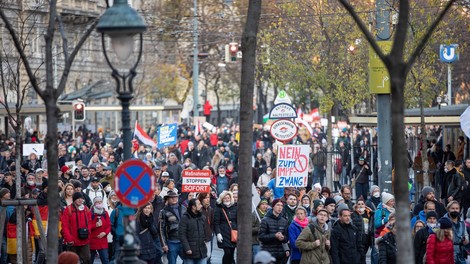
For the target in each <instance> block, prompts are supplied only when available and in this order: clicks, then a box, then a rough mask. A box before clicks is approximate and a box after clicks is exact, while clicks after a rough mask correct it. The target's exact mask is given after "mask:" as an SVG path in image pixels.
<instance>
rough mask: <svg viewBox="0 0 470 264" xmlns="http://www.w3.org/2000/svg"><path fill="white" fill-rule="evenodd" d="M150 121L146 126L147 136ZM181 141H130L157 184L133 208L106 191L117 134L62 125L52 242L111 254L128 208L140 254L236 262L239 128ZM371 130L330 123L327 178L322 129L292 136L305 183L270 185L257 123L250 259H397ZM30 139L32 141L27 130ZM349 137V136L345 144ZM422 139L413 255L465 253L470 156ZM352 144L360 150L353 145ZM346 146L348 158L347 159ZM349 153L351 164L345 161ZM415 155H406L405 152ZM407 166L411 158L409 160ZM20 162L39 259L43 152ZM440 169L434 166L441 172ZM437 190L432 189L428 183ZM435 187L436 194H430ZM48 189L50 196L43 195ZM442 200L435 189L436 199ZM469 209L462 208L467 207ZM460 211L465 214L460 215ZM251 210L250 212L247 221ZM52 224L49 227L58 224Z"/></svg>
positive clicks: (9, 249) (6, 150) (10, 173)
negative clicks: (430, 163) (190, 173)
mask: <svg viewBox="0 0 470 264" xmlns="http://www.w3.org/2000/svg"><path fill="white" fill-rule="evenodd" d="M152 133H153V132H152V131H150V135H151V136H153V135H152ZM178 133H179V137H178V142H177V144H175V145H172V146H170V147H165V148H163V149H158V148H157V147H156V146H153V147H146V146H144V145H142V144H139V142H138V141H137V140H134V141H133V147H132V153H133V157H134V158H136V159H140V160H143V161H144V162H145V163H146V164H147V165H148V166H149V167H151V168H152V170H153V172H154V175H155V178H156V181H157V184H156V190H155V193H154V196H153V198H152V199H151V201H150V202H149V203H147V204H145V205H144V206H142V207H140V208H137V209H133V208H129V207H126V206H123V205H122V204H121V203H120V202H119V199H118V197H117V195H116V193H115V191H114V174H115V172H116V169H117V168H118V167H119V165H120V164H121V162H122V159H123V156H122V154H123V144H122V142H121V141H120V138H119V137H117V136H116V137H115V138H114V139H113V140H111V141H110V140H107V138H108V139H109V137H110V136H109V135H106V132H103V131H100V132H99V133H96V134H93V133H91V132H88V131H86V130H85V129H84V128H83V129H82V130H81V131H79V132H78V133H77V137H76V138H72V137H71V134H69V133H67V132H63V133H60V134H59V135H58V143H59V148H58V153H59V159H58V164H59V166H58V168H57V169H58V171H59V175H60V177H59V188H60V190H59V191H60V197H58V199H59V200H60V206H61V216H60V224H59V229H60V237H59V241H60V248H59V251H60V252H66V253H67V254H69V255H67V256H75V255H71V252H73V253H75V254H76V256H78V257H79V258H80V261H81V263H93V261H94V259H95V258H100V260H101V263H103V264H106V263H110V262H112V261H114V260H116V259H119V257H120V256H121V253H122V246H123V244H124V243H125V241H124V234H125V229H126V226H125V224H124V219H125V216H128V215H135V218H136V235H137V236H138V238H139V240H140V251H139V258H140V259H141V260H142V261H144V262H146V263H169V264H174V263H176V261H177V259H178V257H179V258H181V259H183V260H184V263H185V264H191V263H211V253H212V252H213V249H214V247H218V248H220V249H222V250H223V258H222V263H223V264H233V263H235V259H236V258H235V256H236V254H239V253H240V252H238V253H237V250H236V249H237V236H238V235H237V222H238V221H237V220H238V219H237V201H238V172H237V171H238V148H239V145H238V142H239V134H238V132H237V128H236V127H221V128H217V129H215V130H213V131H202V132H201V133H200V134H194V131H193V130H192V129H191V128H189V127H183V126H181V127H180V128H179V130H178ZM368 133H369V132H368V130H366V129H364V130H361V129H356V128H354V129H352V130H351V131H348V130H346V129H343V130H338V137H337V138H336V143H335V149H336V151H337V153H339V154H340V155H339V157H340V158H339V162H337V161H336V159H335V160H334V161H333V164H334V165H333V166H334V170H333V171H334V172H333V174H334V175H333V177H334V180H333V186H327V184H325V171H326V164H327V162H326V158H327V155H325V153H326V152H325V140H326V139H325V134H324V133H323V131H322V129H321V128H320V127H315V128H314V133H313V136H312V137H309V138H308V139H305V138H302V137H301V136H299V137H298V138H297V139H296V140H295V142H294V143H297V144H308V145H310V146H311V155H310V162H309V181H308V184H307V186H306V187H297V188H294V187H286V188H279V187H276V156H277V149H276V145H277V144H278V143H276V142H275V141H274V140H273V139H272V137H271V135H270V134H269V132H268V131H267V130H255V131H254V142H253V177H252V181H253V185H254V186H255V187H256V189H257V191H258V194H259V196H260V201H259V203H258V204H257V205H256V208H255V209H254V210H253V214H252V219H249V220H250V221H252V227H253V232H252V250H253V256H254V261H253V262H254V263H287V262H288V261H290V263H293V264H295V263H334V264H340V263H360V264H364V263H366V259H367V258H368V257H367V256H368V255H370V262H371V263H373V264H376V263H381V264H382V263H396V259H397V241H396V231H397V228H396V217H395V197H394V195H393V194H391V193H387V192H381V190H380V188H379V186H377V185H376V184H374V177H373V175H376V172H375V170H376V168H374V167H371V166H370V165H369V163H368V160H370V156H369V155H370V154H369V151H370V150H371V149H372V148H368V147H366V146H367V145H369V146H371V145H370V144H371V143H369V140H370V138H372V137H371V136H370V135H369V134H368ZM34 140H35V142H38V141H39V140H40V139H39V138H35V139H34ZM351 140H353V141H354V142H353V144H351ZM440 144H441V143H439V141H430V142H429V146H428V151H427V153H428V156H429V159H430V160H434V161H435V160H438V161H439V162H435V164H436V166H437V167H438V168H437V170H436V173H435V175H434V178H432V181H431V182H432V184H431V185H430V186H424V187H423V188H422V189H421V190H420V196H419V199H418V201H417V203H416V205H414V203H411V201H410V204H411V205H412V206H410V209H411V210H410V216H411V226H412V230H410V236H412V237H413V241H414V252H415V259H416V263H452V262H454V263H465V260H466V258H467V250H470V246H468V242H469V238H468V232H467V229H469V228H470V212H468V213H467V208H468V202H467V201H470V199H468V198H470V197H468V194H469V193H470V188H469V187H468V185H469V182H470V159H467V160H465V162H462V161H463V156H462V155H460V156H459V157H457V156H455V155H454V156H452V155H450V154H449V153H450V149H446V150H445V151H442V152H441V151H440V149H439V145H440ZM14 145H15V142H14V140H13V139H4V140H3V141H1V142H0V151H1V156H0V179H1V183H0V199H1V200H9V199H14V197H15V196H16V189H15V181H16V180H17V179H18V177H15V174H14V171H15V167H16V164H15V157H16V155H17V153H15V150H14V149H15V148H14ZM351 145H353V146H355V145H358V148H353V149H351V147H350V146H351ZM351 154H353V155H354V156H355V159H354V160H353V161H352V162H351V158H350V157H351ZM351 163H352V164H351ZM411 163H413V162H411ZM414 163H415V164H413V165H410V167H411V166H416V159H415V162H414ZM19 166H21V181H22V186H23V187H22V191H21V192H22V193H21V196H22V197H25V198H33V199H37V203H38V207H39V211H40V215H41V218H42V223H38V222H37V221H36V218H35V216H34V214H33V213H32V210H31V208H28V209H27V210H26V215H25V216H26V219H27V223H26V226H27V230H28V231H27V236H28V239H27V240H28V243H27V245H26V248H27V249H28V258H29V259H28V263H46V262H45V260H44V258H45V254H44V250H43V248H42V246H41V243H39V242H40V233H39V228H38V225H42V226H43V227H44V229H45V230H47V228H51V226H50V225H49V223H48V208H47V199H48V197H47V189H48V179H47V157H46V155H43V156H39V157H38V156H37V155H36V154H34V153H32V154H30V155H29V156H27V157H26V158H25V159H24V161H23V162H22V163H21V164H19ZM441 167H442V172H441V171H440V170H441ZM193 169H203V170H209V171H210V172H211V188H210V190H211V191H210V192H208V193H182V192H181V187H182V172H183V170H193ZM436 189H437V191H436ZM437 194H439V197H436V195H437ZM49 198H50V197H49ZM438 198H441V199H438ZM15 210H16V209H15V207H12V206H8V207H7V210H6V211H7V218H6V219H7V221H6V223H5V229H4V230H5V231H4V234H3V243H2V247H1V252H0V264H3V263H17V260H16V253H17V250H18V249H17V247H16V225H17V224H18V223H17V221H16V213H15ZM465 213H466V214H465ZM464 216H466V217H464ZM246 220H248V219H246ZM54 228H56V227H54Z"/></svg>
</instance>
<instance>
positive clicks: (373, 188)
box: [370, 185, 380, 194]
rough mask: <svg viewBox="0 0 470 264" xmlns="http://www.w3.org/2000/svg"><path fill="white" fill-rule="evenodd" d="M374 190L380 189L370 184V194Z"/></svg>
mask: <svg viewBox="0 0 470 264" xmlns="http://www.w3.org/2000/svg"><path fill="white" fill-rule="evenodd" d="M375 190H378V191H380V187H379V186H377V185H372V186H371V187H370V194H373V193H374V191H375Z"/></svg>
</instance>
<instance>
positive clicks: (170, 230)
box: [158, 191, 186, 264]
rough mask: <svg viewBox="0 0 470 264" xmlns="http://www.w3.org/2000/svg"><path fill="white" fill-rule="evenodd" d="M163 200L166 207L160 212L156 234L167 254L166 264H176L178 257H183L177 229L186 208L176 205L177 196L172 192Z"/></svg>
mask: <svg viewBox="0 0 470 264" xmlns="http://www.w3.org/2000/svg"><path fill="white" fill-rule="evenodd" d="M164 200H165V202H166V206H165V207H164V208H163V209H162V210H161V211H160V217H159V221H158V222H159V233H158V234H159V236H160V243H161V245H162V249H163V252H165V253H166V254H167V258H168V264H176V259H177V258H178V256H180V257H181V258H182V257H183V256H182V254H181V241H180V239H179V237H178V229H179V223H180V221H181V217H182V216H183V215H184V213H185V212H186V208H185V207H184V206H181V205H180V204H178V194H177V193H175V192H173V191H168V193H167V194H166V195H165V197H164Z"/></svg>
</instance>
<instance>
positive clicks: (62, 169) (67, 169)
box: [60, 165, 70, 174]
mask: <svg viewBox="0 0 470 264" xmlns="http://www.w3.org/2000/svg"><path fill="white" fill-rule="evenodd" d="M69 170H70V168H69V167H68V166H66V165H64V166H62V168H60V171H61V172H62V173H64V174H65V173H66V172H67V171H69Z"/></svg>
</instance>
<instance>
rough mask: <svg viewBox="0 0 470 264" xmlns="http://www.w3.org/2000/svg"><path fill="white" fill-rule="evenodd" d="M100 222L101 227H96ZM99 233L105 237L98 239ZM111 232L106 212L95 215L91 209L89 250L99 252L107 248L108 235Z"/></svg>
mask: <svg viewBox="0 0 470 264" xmlns="http://www.w3.org/2000/svg"><path fill="white" fill-rule="evenodd" d="M98 222H101V226H98ZM101 232H105V233H106V235H105V236H103V237H102V238H98V235H99V234H100V233H101ZM109 232H111V220H110V219H109V215H108V212H106V210H103V213H101V214H96V213H95V210H94V209H93V208H91V235H90V250H100V249H105V248H108V236H107V235H108V234H109Z"/></svg>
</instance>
